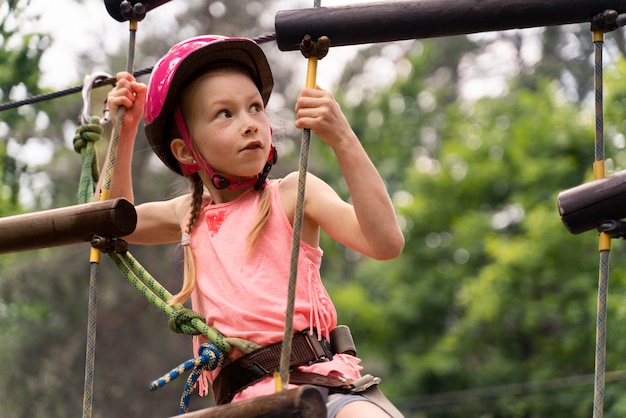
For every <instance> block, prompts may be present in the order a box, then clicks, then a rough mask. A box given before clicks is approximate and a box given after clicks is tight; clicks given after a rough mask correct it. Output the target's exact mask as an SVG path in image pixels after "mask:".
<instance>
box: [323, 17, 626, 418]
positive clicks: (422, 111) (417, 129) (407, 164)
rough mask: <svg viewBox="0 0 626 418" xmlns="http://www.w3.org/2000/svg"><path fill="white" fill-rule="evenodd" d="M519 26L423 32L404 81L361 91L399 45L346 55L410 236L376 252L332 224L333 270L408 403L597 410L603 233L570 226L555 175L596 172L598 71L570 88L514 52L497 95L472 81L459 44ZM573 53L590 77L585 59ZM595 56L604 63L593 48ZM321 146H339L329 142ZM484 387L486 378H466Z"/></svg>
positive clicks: (363, 343) (490, 410)
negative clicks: (469, 89)
mask: <svg viewBox="0 0 626 418" xmlns="http://www.w3.org/2000/svg"><path fill="white" fill-rule="evenodd" d="M563 30H565V31H570V30H571V28H566V29H563ZM548 32H551V30H550V31H548ZM582 33H584V30H583V29H582V28H581V34H582ZM522 35H524V36H526V34H525V33H524V32H522V33H521V34H519V35H518V36H522ZM586 35H587V36H589V34H588V32H586ZM580 36H582V35H580ZM510 37H511V34H508V33H505V34H501V35H499V36H497V37H496V38H495V39H494V38H490V39H489V40H488V42H487V43H484V42H486V41H484V40H481V39H477V37H474V36H472V37H469V39H468V38H466V37H463V38H450V39H442V40H428V41H416V42H415V43H414V45H413V46H412V48H411V51H410V53H409V54H408V55H406V56H404V57H401V58H400V59H398V60H396V61H395V65H396V67H397V68H399V69H400V71H399V74H400V76H398V78H397V80H396V81H395V83H393V85H391V86H390V87H389V88H388V89H382V90H378V91H374V92H369V91H368V90H367V89H361V91H360V92H359V91H358V90H357V86H359V85H362V84H365V85H371V84H368V83H363V80H362V79H359V78H358V77H362V74H363V73H367V68H368V61H369V60H371V62H369V65H380V62H379V60H380V57H381V56H383V57H384V56H385V55H386V54H385V48H389V46H378V47H374V48H373V49H375V52H374V53H373V54H372V58H370V59H368V58H367V53H364V54H363V55H362V56H363V57H364V60H359V61H358V62H355V63H354V67H353V68H364V70H363V71H360V72H359V71H354V72H351V71H350V70H348V71H347V72H346V73H345V74H346V75H347V76H348V77H349V78H347V79H344V80H343V83H342V86H344V87H345V89H344V90H343V91H342V92H341V93H340V94H341V97H342V99H343V102H344V107H346V108H347V109H348V111H347V114H348V118H349V119H350V120H351V121H352V123H353V126H354V129H355V131H356V132H357V134H358V135H359V137H360V138H361V139H362V142H363V144H364V146H365V147H366V149H367V151H368V153H369V154H370V156H372V159H373V160H374V162H375V163H376V165H377V166H378V167H379V170H380V171H381V173H383V177H384V178H385V179H386V180H387V182H388V187H389V189H390V192H391V193H392V195H393V198H394V202H395V203H396V205H397V207H398V212H399V217H400V221H401V223H402V224H403V227H404V230H405V236H406V239H407V245H406V248H405V251H404V254H403V255H402V256H401V257H400V258H399V259H397V260H394V261H391V262H385V263H377V262H373V261H371V260H366V259H360V258H359V257H357V256H356V255H355V254H353V253H351V252H350V251H346V250H345V249H342V248H340V247H339V246H333V244H332V243H330V242H325V248H326V250H327V255H328V254H329V253H330V252H331V251H332V252H334V254H335V255H336V254H337V253H340V254H343V257H331V259H330V261H328V258H327V260H326V261H327V262H326V264H325V270H324V272H325V277H326V278H327V279H330V280H331V281H332V283H333V286H332V287H331V295H332V296H333V297H334V299H335V301H336V303H337V306H338V308H339V310H340V312H341V314H342V321H343V322H345V323H348V324H350V325H351V326H352V328H353V331H354V333H355V335H356V338H357V341H358V346H359V347H361V350H362V351H361V352H362V354H363V357H364V358H365V359H366V362H365V366H366V367H368V368H369V369H370V370H374V371H375V372H376V373H378V374H379V375H381V376H383V377H386V379H385V383H384V384H383V388H385V390H387V392H388V393H389V394H390V395H391V396H392V398H395V399H398V398H404V399H406V402H400V405H401V406H402V407H403V409H404V410H405V411H406V412H407V413H408V414H409V416H420V417H422V416H428V417H455V416H491V417H544V416H550V417H573V416H580V417H583V416H588V415H589V414H590V411H591V403H592V400H593V389H592V385H593V381H592V379H591V378H589V374H590V373H591V374H592V373H593V368H594V338H593V337H594V335H595V309H596V307H595V304H596V287H597V284H596V283H597V274H598V273H597V270H598V267H597V264H598V255H597V254H598V252H597V242H596V241H597V238H596V237H595V234H593V233H587V234H583V235H581V236H577V237H572V236H571V235H570V234H569V233H568V232H567V231H566V230H565V228H564V227H563V225H562V224H561V221H560V219H559V217H558V212H557V210H556V204H555V202H556V195H557V193H558V192H560V191H562V190H564V189H567V188H570V187H573V186H575V185H578V184H580V183H582V182H584V181H588V180H590V175H591V163H592V162H593V121H594V118H593V110H592V109H590V105H589V102H588V101H584V100H583V98H585V97H586V96H587V95H588V93H589V89H590V87H589V84H588V83H585V82H583V81H581V82H580V83H579V86H584V88H583V87H580V89H578V87H577V91H579V94H575V95H572V94H570V88H571V85H570V84H568V81H567V80H568V79H567V78H565V79H563V78H561V77H555V75H554V74H553V73H550V72H549V71H546V73H547V75H545V76H544V74H543V73H542V68H541V65H537V66H532V67H531V66H528V67H527V66H522V65H520V66H519V67H518V69H517V70H516V71H513V72H512V73H513V74H516V75H517V77H514V78H511V79H509V81H508V83H507V85H505V88H504V89H502V90H501V91H502V93H501V94H500V95H497V96H496V97H494V98H489V97H484V98H481V99H479V100H477V101H472V100H467V99H465V98H464V97H463V82H459V80H462V79H463V78H464V74H463V71H462V70H463V65H462V63H463V61H464V60H465V59H467V57H468V56H473V57H474V59H475V60H480V59H479V56H481V55H482V54H486V53H488V48H487V45H488V44H494V43H496V42H503V40H506V39H507V38H510ZM541 39H542V40H543V41H545V42H551V40H550V39H551V38H549V37H548V38H546V39H543V38H541ZM468 40H471V41H472V42H468ZM463 43H464V44H465V46H464V47H462V48H461V51H460V52H459V53H458V54H455V53H453V52H452V51H454V50H455V45H460V44H463ZM544 51H545V50H544ZM572 53H573V52H572ZM590 53H591V50H590V49H589V48H586V49H582V50H577V54H578V56H581V57H589V56H590ZM376 57H378V58H376ZM491 58H492V59H495V58H496V57H493V56H491ZM557 58H558V57H554V56H552V55H549V56H547V57H546V59H547V60H548V61H550V60H556V59H557ZM406 60H408V63H409V64H410V65H409V66H408V67H409V69H410V70H407V69H406V67H407V62H406ZM574 61H576V62H582V61H585V60H584V59H582V58H577V59H572V60H570V61H567V62H566V63H567V64H568V65H564V64H566V63H564V62H563V61H562V60H561V61H560V62H561V65H563V67H564V68H567V69H569V67H570V66H573V64H572V62H574ZM616 62H617V63H616ZM491 65H498V63H497V62H494V61H492V64H491ZM488 67H489V65H488ZM623 70H624V66H623V63H621V61H620V59H619V56H618V57H616V61H613V62H612V66H611V67H609V71H610V74H611V77H607V78H608V80H607V89H608V90H609V91H611V92H612V95H611V96H610V97H608V98H607V99H606V103H607V120H609V121H612V122H611V123H609V124H608V126H609V128H608V129H607V132H608V134H607V137H608V138H610V139H611V140H610V141H608V145H607V155H608V156H610V157H611V158H610V160H609V162H608V166H609V167H610V170H615V169H618V168H619V167H624V165H625V164H626V160H625V155H624V152H623V148H624V145H623V134H621V132H622V131H623V122H622V121H623V120H624V117H625V116H626V115H624V113H623V109H624V107H623V106H620V103H621V101H622V100H623V97H624V96H623V95H624V89H623V87H622V85H621V84H622V83H620V82H619V74H623ZM564 71H565V70H564ZM572 71H576V72H577V73H580V74H581V75H580V79H581V80H582V79H583V76H582V74H584V73H585V71H584V68H576V69H572ZM403 74H404V76H402V75H403ZM586 74H587V77H589V79H592V76H593V67H592V66H591V65H588V66H587V71H586ZM494 76H495V75H494ZM491 82H493V80H492V81H491ZM464 83H468V80H467V79H465V81H464ZM486 83H487V84H486V85H485V86H484V87H485V88H486V90H488V89H489V81H488V80H487V81H486ZM591 86H593V83H591ZM363 90H365V91H363ZM504 93H506V94H504ZM338 94H339V93H338ZM315 145H317V144H315ZM314 153H315V155H318V156H319V155H321V156H322V157H323V158H328V151H327V150H325V149H324V147H321V146H320V147H316V148H314ZM325 162H326V164H319V163H318V166H319V167H320V175H322V176H323V177H324V178H325V179H326V180H328V181H330V182H333V181H335V179H337V178H339V176H338V175H337V173H336V166H335V165H334V164H332V159H331V158H328V159H326V160H325ZM335 186H336V188H338V189H340V190H341V189H342V188H343V184H342V183H341V182H336V184H335ZM614 252H617V253H618V255H621V254H623V252H624V251H623V249H620V248H619V247H618V248H617V249H616V250H614ZM355 260H358V262H357V263H355V262H354V261H355ZM611 281H612V284H611V286H612V287H611V290H610V293H611V294H612V296H611V297H612V298H616V299H617V301H619V300H620V299H621V297H622V296H623V294H624V290H625V289H624V276H623V269H622V268H619V267H618V268H617V269H613V272H612V277H611ZM612 300H615V299H612ZM613 303H614V304H612V305H611V307H610V311H609V330H608V333H609V335H610V337H609V347H608V354H607V357H608V358H609V359H610V360H607V367H608V368H609V370H622V369H623V368H624V366H625V365H624V361H623V355H621V354H622V353H623V345H624V342H625V341H624V339H623V338H622V337H621V335H620V334H621V333H620V332H619V325H620V323H621V320H622V316H623V313H622V312H623V309H621V308H619V306H618V304H619V302H613ZM617 379H618V380H617V382H616V383H614V384H608V385H607V397H606V405H605V411H606V413H607V415H608V416H620V414H621V413H623V411H624V404H625V403H626V401H625V400H624V399H623V398H622V397H621V396H620V395H619V394H620V391H621V390H622V389H623V386H624V383H623V380H620V379H623V378H617ZM476 388H485V390H484V391H480V390H474V391H472V390H470V389H476ZM463 389H465V391H463ZM416 394H420V396H416Z"/></svg>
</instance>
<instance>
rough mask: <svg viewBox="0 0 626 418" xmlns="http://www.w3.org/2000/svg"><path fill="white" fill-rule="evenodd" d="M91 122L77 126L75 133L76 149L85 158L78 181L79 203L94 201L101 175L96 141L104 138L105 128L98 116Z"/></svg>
mask: <svg viewBox="0 0 626 418" xmlns="http://www.w3.org/2000/svg"><path fill="white" fill-rule="evenodd" d="M90 122H91V123H89V124H83V125H81V126H79V127H78V128H76V133H75V134H74V141H73V142H74V151H76V152H77V153H79V154H80V155H81V157H82V160H83V168H82V170H81V173H80V181H79V183H78V203H87V202H91V201H93V195H94V190H95V188H96V183H97V182H98V178H99V177H100V171H99V168H98V167H99V164H98V154H97V153H96V146H95V143H96V142H98V141H99V140H100V138H102V132H103V128H102V126H101V125H100V119H99V118H98V117H97V116H95V117H92V118H91V121H90Z"/></svg>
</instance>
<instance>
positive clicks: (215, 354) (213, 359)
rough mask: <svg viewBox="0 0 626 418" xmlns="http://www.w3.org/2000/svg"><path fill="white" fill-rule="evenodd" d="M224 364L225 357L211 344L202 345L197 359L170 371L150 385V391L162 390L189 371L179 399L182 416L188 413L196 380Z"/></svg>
mask: <svg viewBox="0 0 626 418" xmlns="http://www.w3.org/2000/svg"><path fill="white" fill-rule="evenodd" d="M225 362H226V355H225V354H224V353H223V352H222V351H220V350H219V349H218V348H217V347H216V346H215V344H213V343H212V342H208V343H204V344H202V345H200V347H199V348H198V357H196V358H195V359H191V360H187V361H186V362H184V363H183V364H181V365H180V366H178V367H176V368H175V369H173V370H172V371H170V372H169V373H168V374H166V375H165V376H163V377H161V378H159V379H157V380H155V381H153V382H152V383H150V386H149V389H150V390H157V389H159V388H162V387H163V386H165V385H166V384H168V383H170V382H171V381H172V380H174V379H176V378H177V377H178V376H180V375H181V374H182V373H184V372H186V371H187V370H191V369H193V370H192V371H191V373H190V374H189V377H188V378H187V383H185V387H184V389H183V393H182V395H181V398H180V407H179V413H181V414H184V413H186V412H188V411H189V401H190V400H191V394H192V393H193V389H194V387H195V386H196V382H197V381H198V378H199V377H200V375H201V374H202V372H203V371H212V370H215V369H217V368H218V367H222V366H223V365H224V363H225Z"/></svg>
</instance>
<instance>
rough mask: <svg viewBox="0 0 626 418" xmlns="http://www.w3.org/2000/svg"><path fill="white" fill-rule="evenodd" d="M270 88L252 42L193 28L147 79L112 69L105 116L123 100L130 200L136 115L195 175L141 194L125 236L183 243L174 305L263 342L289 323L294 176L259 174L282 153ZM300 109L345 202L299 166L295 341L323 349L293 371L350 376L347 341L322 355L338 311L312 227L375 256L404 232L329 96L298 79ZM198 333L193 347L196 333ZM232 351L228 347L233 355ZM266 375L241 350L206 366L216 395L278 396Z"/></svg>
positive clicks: (351, 409)
mask: <svg viewBox="0 0 626 418" xmlns="http://www.w3.org/2000/svg"><path fill="white" fill-rule="evenodd" d="M272 87H273V79H272V74H271V71H270V67H269V64H268V62H267V59H266V57H265V55H264V54H263V52H262V50H261V49H260V48H259V47H258V45H256V44H255V43H254V42H253V41H250V40H248V39H242V38H225V37H219V36H202V37H197V38H192V39H189V40H186V41H183V42H181V43H179V44H177V45H175V46H174V47H173V48H172V49H171V50H170V51H169V52H168V53H167V54H166V55H165V56H164V57H163V58H161V60H160V61H159V62H158V63H157V64H156V66H155V67H154V70H153V72H152V76H151V79H150V82H149V86H147V87H146V86H145V85H144V84H141V83H138V82H136V81H135V80H134V79H133V77H132V76H131V75H130V74H128V73H120V74H118V76H117V85H116V87H115V88H114V89H113V91H112V92H111V93H110V94H109V97H108V106H109V108H110V110H111V111H112V112H113V113H112V114H115V111H116V109H117V108H118V107H119V106H125V107H126V109H127V111H126V115H125V118H124V124H123V127H122V134H121V138H120V144H119V148H118V154H117V162H116V168H115V172H114V175H113V180H112V183H111V188H110V197H111V198H114V197H119V196H123V197H126V198H127V199H129V200H130V201H133V190H132V184H131V183H132V182H131V169H130V167H131V158H132V150H133V145H134V140H135V136H136V133H137V129H138V125H139V122H140V119H141V117H142V113H144V122H145V125H146V134H147V137H148V141H149V142H150V145H151V147H152V149H153V150H154V152H155V153H156V154H157V156H158V157H159V158H160V159H161V160H162V161H163V162H164V163H165V165H166V166H167V167H169V168H170V169H171V170H173V171H174V172H176V173H178V174H181V175H184V176H186V177H188V178H189V179H190V181H191V184H192V192H191V193H190V194H186V195H183V196H180V197H178V198H174V199H172V200H168V201H160V202H151V203H143V204H141V205H138V206H137V208H136V209H137V228H136V230H135V232H134V233H133V234H132V235H130V236H128V237H126V240H127V241H128V242H130V243H136V244H162V243H181V244H182V246H183V247H184V251H185V277H184V282H183V286H182V290H181V292H180V293H179V294H177V295H176V296H175V298H174V299H175V300H174V302H184V301H185V300H187V299H188V298H189V297H191V300H192V308H193V310H194V311H196V312H199V313H200V314H202V315H203V316H204V317H205V318H206V319H207V323H208V324H209V325H210V326H212V327H214V328H216V329H217V330H219V331H220V332H221V333H223V334H224V335H226V336H228V337H236V338H243V339H246V340H249V341H253V342H255V343H257V344H259V345H261V346H263V347H265V349H266V350H267V353H270V350H272V349H273V348H272V344H275V345H274V346H273V347H274V348H275V347H276V345H280V341H281V340H282V337H283V332H284V326H285V307H286V301H287V287H288V286H287V282H288V280H289V270H290V254H291V243H292V236H293V229H292V225H293V220H294V216H295V215H294V212H295V206H296V198H297V188H298V184H297V183H298V173H291V174H289V175H287V176H286V177H285V178H283V179H277V180H267V175H268V172H269V170H270V168H271V167H272V165H273V164H274V163H275V162H276V156H277V154H276V151H275V149H274V146H273V145H272V140H271V136H272V129H271V127H270V123H269V121H268V118H267V115H266V113H265V106H266V104H267V102H268V100H269V97H270V93H271V91H272ZM296 115H297V120H296V127H297V128H300V129H302V128H308V129H311V130H312V131H313V132H314V133H315V134H317V135H318V136H319V137H320V138H321V139H322V140H323V141H324V142H325V143H326V144H327V145H328V146H329V147H331V148H332V149H333V151H334V153H335V155H336V157H337V162H338V164H339V166H340V168H341V171H342V173H343V176H344V178H345V181H346V184H347V186H348V189H349V191H350V197H351V201H352V204H349V203H346V202H344V201H343V200H342V199H340V198H339V196H338V195H337V193H335V191H334V190H333V189H332V188H331V187H330V186H328V185H327V184H326V183H325V182H323V181H322V180H320V179H319V178H317V177H315V176H314V175H312V174H307V181H306V192H305V204H304V219H303V225H302V235H301V242H300V253H299V254H300V255H299V261H298V281H297V290H296V300H295V312H294V330H296V331H298V333H297V334H296V335H295V336H294V346H296V345H297V344H298V343H299V342H300V341H301V340H302V339H306V338H308V339H309V340H308V341H309V342H308V343H307V344H311V342H312V344H313V345H315V346H316V347H318V348H321V349H323V350H324V351H322V353H323V355H316V356H314V358H311V359H305V360H307V362H306V364H305V365H303V366H300V367H298V368H297V371H296V372H304V373H300V374H302V375H304V376H305V377H306V376H307V375H308V373H316V374H313V375H308V376H317V377H319V376H322V377H323V376H328V380H329V381H330V380H334V381H339V382H344V383H349V382H351V381H355V380H357V379H359V378H360V377H361V375H360V370H361V366H359V362H360V360H359V359H358V358H356V357H355V356H354V355H352V354H353V353H350V352H348V353H332V352H329V351H330V348H329V347H330V344H329V343H328V339H329V338H330V333H331V331H332V330H333V329H334V328H335V327H336V321H337V314H336V311H335V308H334V306H333V304H332V302H331V300H330V298H329V296H328V294H327V292H326V290H325V288H324V286H323V284H322V282H321V279H320V274H319V269H320V264H321V259H322V250H321V249H320V248H319V237H320V228H321V229H323V230H324V231H326V232H327V233H328V235H330V236H331V237H332V238H333V239H335V240H337V241H338V242H339V243H341V244H343V245H345V246H347V247H349V248H352V249H353V250H355V251H359V252H360V253H362V254H364V255H367V256H369V257H372V258H375V259H378V260H386V259H391V258H394V257H396V256H398V255H399V254H400V252H401V251H402V248H403V246H404V238H403V235H402V232H401V230H400V228H399V226H398V223H397V220H396V217H395V213H394V209H393V206H392V203H391V200H390V198H389V196H388V193H387V191H386V189H385V186H384V184H383V181H382V179H381V178H380V175H379V174H378V172H377V170H376V167H375V166H374V165H373V164H372V162H371V161H370V159H369V158H368V156H367V154H366V153H365V151H364V150H363V147H362V146H361V144H360V142H359V140H358V138H357V137H356V135H355V133H354V132H353V131H352V129H351V127H350V125H349V124H348V122H347V120H346V118H345V116H344V115H343V113H342V111H341V109H340V108H339V105H338V104H337V102H336V101H335V100H334V98H333V96H332V95H331V94H330V93H328V92H326V91H324V90H322V89H320V88H316V89H303V90H302V92H301V94H300V96H299V97H298V99H297V104H296ZM305 330H306V331H305ZM302 331H305V332H302ZM296 337H298V338H296ZM194 338H195V339H194V349H195V350H194V352H197V348H198V346H199V344H201V343H203V342H205V341H203V340H202V338H199V337H194ZM294 351H295V349H294ZM271 353H273V354H272V355H273V356H274V357H275V354H276V351H275V350H274V351H271ZM318 354H319V353H318ZM309 355H310V354H309ZM241 357H242V353H241V352H238V351H237V350H235V351H234V352H233V353H232V354H231V355H230V359H231V360H236V359H237V358H241ZM270 357H271V356H270ZM273 360H275V361H276V362H278V359H273ZM308 364H310V365H308ZM274 371H276V370H268V371H267V372H268V373H269V375H270V376H271V373H273V372H274ZM242 376H243V377H242ZM270 376H268V374H266V373H264V372H260V373H259V371H258V370H255V369H254V368H253V367H250V365H249V364H247V363H246V357H243V358H241V360H239V361H238V362H237V361H236V362H234V363H231V364H230V365H228V366H225V367H224V368H223V369H222V370H217V371H215V372H212V373H209V379H210V380H211V381H212V382H213V383H214V391H215V395H216V398H217V401H218V403H223V402H228V401H230V400H231V399H232V400H234V401H237V400H241V399H246V398H250V397H254V396H259V395H263V394H271V393H273V392H274V382H273V379H272V377H270ZM296 380H297V379H296ZM322 380H323V379H322ZM316 381H320V380H319V378H318V380H316ZM322 383H323V382H322ZM201 386H202V385H201ZM203 389H205V388H202V387H201V391H202V390H203ZM320 390H321V391H322V393H324V394H326V395H327V394H328V393H329V391H328V389H323V388H320ZM334 392H335V391H333V390H332V389H331V390H330V393H331V395H330V396H327V406H328V417H338V418H344V417H359V418H362V417H389V416H390V415H391V416H398V415H397V411H393V407H392V406H391V407H390V408H388V412H385V411H384V410H383V409H382V407H379V406H378V405H377V404H376V403H374V402H373V401H371V400H369V399H368V398H366V397H365V396H363V395H361V394H344V393H334ZM366 394H367V392H366ZM394 413H395V414H396V415H393V414H394Z"/></svg>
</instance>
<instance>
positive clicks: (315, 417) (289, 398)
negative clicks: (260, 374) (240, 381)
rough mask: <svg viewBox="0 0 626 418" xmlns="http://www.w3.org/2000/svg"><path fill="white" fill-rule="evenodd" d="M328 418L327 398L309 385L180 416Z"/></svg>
mask: <svg viewBox="0 0 626 418" xmlns="http://www.w3.org/2000/svg"><path fill="white" fill-rule="evenodd" d="M325 416H326V403H324V398H322V394H321V393H320V392H319V390H317V389H316V388H315V387H314V386H310V385H303V386H299V387H297V388H295V389H289V390H285V391H281V392H278V393H275V394H273V395H266V396H259V397H257V398H252V399H246V400H245V401H240V402H235V403H230V404H226V405H220V406H215V407H213V408H207V409H203V410H200V411H194V412H189V413H186V414H183V415H178V417H181V418H270V417H273V418H276V417H284V418H290V417H293V418H319V417H325Z"/></svg>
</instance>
